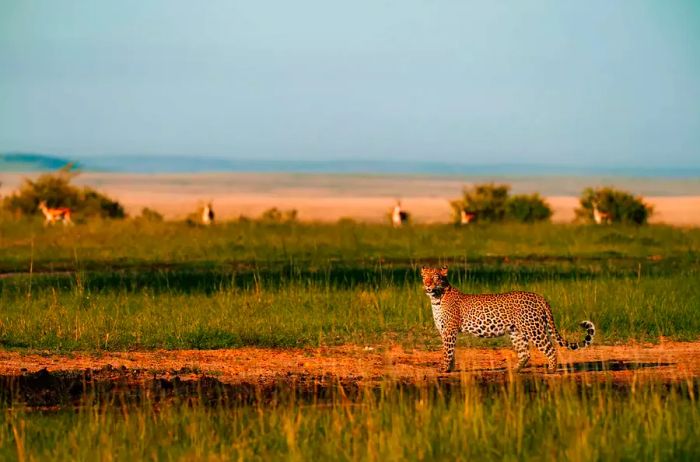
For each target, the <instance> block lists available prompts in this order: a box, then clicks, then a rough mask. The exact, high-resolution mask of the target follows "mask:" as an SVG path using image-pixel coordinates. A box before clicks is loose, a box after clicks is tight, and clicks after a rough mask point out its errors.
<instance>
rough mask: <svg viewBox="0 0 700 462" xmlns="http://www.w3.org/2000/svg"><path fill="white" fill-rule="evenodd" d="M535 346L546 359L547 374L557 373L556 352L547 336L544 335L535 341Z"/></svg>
mask: <svg viewBox="0 0 700 462" xmlns="http://www.w3.org/2000/svg"><path fill="white" fill-rule="evenodd" d="M534 343H535V346H536V347H537V349H538V350H540V351H541V352H542V354H543V355H545V356H546V357H547V372H549V373H552V372H556V371H557V352H556V350H555V349H554V345H552V341H551V340H550V338H549V336H548V335H546V333H544V335H542V337H540V338H538V339H537V340H535V342H534Z"/></svg>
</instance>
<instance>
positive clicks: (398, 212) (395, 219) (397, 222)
mask: <svg viewBox="0 0 700 462" xmlns="http://www.w3.org/2000/svg"><path fill="white" fill-rule="evenodd" d="M406 221H408V212H406V211H405V210H402V209H401V202H399V201H396V206H395V207H394V211H393V212H392V213H391V223H392V224H393V225H394V228H400V227H401V225H403V224H404V223H406Z"/></svg>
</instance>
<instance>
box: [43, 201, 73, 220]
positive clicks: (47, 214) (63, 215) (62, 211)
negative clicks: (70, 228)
mask: <svg viewBox="0 0 700 462" xmlns="http://www.w3.org/2000/svg"><path fill="white" fill-rule="evenodd" d="M39 210H41V213H43V214H44V218H45V220H44V225H52V224H54V223H56V222H57V221H62V222H63V224H64V225H70V224H72V223H73V222H72V221H71V219H70V214H71V211H70V209H69V208H68V207H57V208H49V207H47V206H46V201H41V202H39Z"/></svg>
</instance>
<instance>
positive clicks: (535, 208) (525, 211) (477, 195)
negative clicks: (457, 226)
mask: <svg viewBox="0 0 700 462" xmlns="http://www.w3.org/2000/svg"><path fill="white" fill-rule="evenodd" d="M450 205H451V206H452V212H453V214H452V219H453V221H454V222H455V223H460V221H461V214H462V212H463V211H464V212H468V213H472V214H474V216H475V217H474V222H476V223H498V222H503V221H511V222H518V223H534V222H541V221H548V220H549V219H550V217H551V216H552V209H551V207H550V206H549V204H547V201H545V200H544V198H542V197H541V196H540V195H539V194H537V193H534V194H516V195H513V196H511V195H510V186H509V185H507V184H499V185H496V184H493V183H485V184H477V185H474V186H472V187H468V188H464V190H463V191H462V197H461V198H459V199H456V200H453V201H452V202H450Z"/></svg>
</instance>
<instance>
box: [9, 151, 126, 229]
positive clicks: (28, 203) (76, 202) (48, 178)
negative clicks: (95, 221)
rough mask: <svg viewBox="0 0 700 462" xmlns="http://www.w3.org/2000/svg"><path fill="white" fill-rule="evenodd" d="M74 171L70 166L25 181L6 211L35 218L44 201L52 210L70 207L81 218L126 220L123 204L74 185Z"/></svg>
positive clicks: (10, 200) (92, 190) (10, 198)
mask: <svg viewBox="0 0 700 462" xmlns="http://www.w3.org/2000/svg"><path fill="white" fill-rule="evenodd" d="M72 168H73V166H72V165H71V164H69V165H67V166H66V167H64V168H62V169H60V170H58V171H56V172H54V173H47V174H44V175H41V176H40V177H39V178H37V179H36V180H30V179H25V180H24V181H23V183H22V185H21V186H20V188H19V190H18V191H16V192H14V193H12V194H11V195H9V196H7V197H5V198H4V199H3V202H2V205H3V208H4V209H5V210H8V211H11V212H13V213H15V214H17V215H34V214H36V213H39V202H41V201H42V200H43V201H46V204H47V205H48V206H49V207H68V208H70V209H71V210H73V211H74V212H75V213H77V214H80V215H81V216H86V217H90V216H93V217H94V216H97V217H101V218H124V216H125V213H124V207H122V205H121V204H120V203H119V202H117V201H115V200H112V199H110V198H109V197H107V196H105V195H104V194H102V193H100V192H98V191H96V190H94V189H92V188H90V187H88V186H84V187H82V188H79V187H77V186H73V185H72V184H71V180H72V179H73V178H74V177H75V176H76V175H77V173H76V172H74V171H71V170H72Z"/></svg>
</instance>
